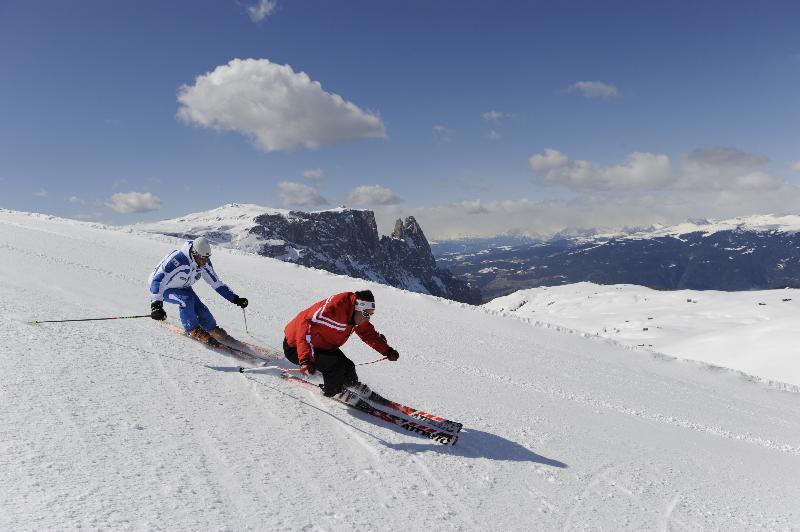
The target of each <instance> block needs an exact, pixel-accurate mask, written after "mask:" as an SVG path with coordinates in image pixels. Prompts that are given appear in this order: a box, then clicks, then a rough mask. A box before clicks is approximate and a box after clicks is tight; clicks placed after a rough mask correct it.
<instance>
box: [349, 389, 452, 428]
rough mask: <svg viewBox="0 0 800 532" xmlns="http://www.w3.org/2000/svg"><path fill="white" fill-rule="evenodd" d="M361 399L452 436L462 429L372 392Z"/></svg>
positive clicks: (445, 420)
mask: <svg viewBox="0 0 800 532" xmlns="http://www.w3.org/2000/svg"><path fill="white" fill-rule="evenodd" d="M356 393H358V391H356ZM359 395H361V394H359ZM361 398H362V399H365V400H367V401H372V402H375V403H377V404H379V405H381V406H385V407H388V408H391V409H392V410H397V411H398V412H402V413H403V414H405V415H407V416H409V417H413V418H415V419H420V420H423V421H425V423H427V424H428V425H432V426H434V427H436V428H438V429H440V430H444V431H447V432H452V433H453V434H456V433H458V432H460V431H461V429H462V428H464V424H463V423H459V422H457V421H451V420H449V419H447V418H443V417H441V416H437V415H436V414H431V413H430V412H425V411H424V410H420V409H418V408H414V407H413V406H408V405H404V404H402V403H397V402H395V401H392V400H390V399H386V398H385V397H383V396H382V395H380V394H378V393H376V392H374V391H372V390H369V393H368V394H364V395H361Z"/></svg>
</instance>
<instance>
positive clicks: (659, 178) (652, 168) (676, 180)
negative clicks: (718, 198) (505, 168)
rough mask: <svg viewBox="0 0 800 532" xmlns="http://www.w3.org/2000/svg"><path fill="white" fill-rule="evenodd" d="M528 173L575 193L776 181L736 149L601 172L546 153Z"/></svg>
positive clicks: (632, 157)
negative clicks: (533, 173)
mask: <svg viewBox="0 0 800 532" xmlns="http://www.w3.org/2000/svg"><path fill="white" fill-rule="evenodd" d="M529 163H530V165H531V168H532V169H533V170H534V171H535V172H537V174H538V175H539V177H540V181H541V182H542V183H543V184H546V185H562V186H565V187H567V188H570V189H572V190H576V191H583V192H586V191H610V190H636V189H639V190H645V189H649V190H666V189H676V190H677V189H690V190H752V189H767V188H776V187H779V186H781V184H783V180H782V179H781V178H779V177H776V176H772V175H770V174H769V173H767V171H766V167H767V165H768V163H769V159H767V158H766V157H763V156H759V155H752V154H749V153H745V152H743V151H741V150H738V149H736V148H726V147H713V148H700V149H697V150H694V151H693V152H691V153H690V154H688V155H687V156H686V157H684V158H683V160H682V162H681V164H680V165H679V166H677V167H673V166H672V164H671V162H670V159H669V157H668V156H666V155H664V154H653V153H642V152H633V153H631V154H629V155H628V156H627V157H626V158H625V160H623V161H622V162H621V163H619V164H616V165H612V166H606V165H601V164H598V163H594V162H591V161H582V160H572V159H570V158H569V157H567V156H566V155H564V154H563V153H561V152H560V151H558V150H554V149H552V148H548V149H546V150H544V152H542V153H540V154H534V155H532V156H531V157H530V159H529Z"/></svg>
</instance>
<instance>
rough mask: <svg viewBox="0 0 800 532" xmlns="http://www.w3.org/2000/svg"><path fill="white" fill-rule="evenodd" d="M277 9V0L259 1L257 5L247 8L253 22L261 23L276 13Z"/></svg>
mask: <svg viewBox="0 0 800 532" xmlns="http://www.w3.org/2000/svg"><path fill="white" fill-rule="evenodd" d="M277 7H278V2H277V1H276V0H259V2H258V3H257V4H254V5H251V6H247V14H248V15H250V19H251V20H252V21H253V22H261V21H262V20H264V19H265V18H267V17H268V16H270V15H271V14H272V13H274V12H275V9H276V8H277Z"/></svg>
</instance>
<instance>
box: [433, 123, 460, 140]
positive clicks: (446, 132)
mask: <svg viewBox="0 0 800 532" xmlns="http://www.w3.org/2000/svg"><path fill="white" fill-rule="evenodd" d="M453 133H455V131H453V130H452V129H450V128H448V127H445V126H433V138H435V139H436V140H437V141H439V142H441V143H442V144H447V143H449V142H450V141H452V140H453Z"/></svg>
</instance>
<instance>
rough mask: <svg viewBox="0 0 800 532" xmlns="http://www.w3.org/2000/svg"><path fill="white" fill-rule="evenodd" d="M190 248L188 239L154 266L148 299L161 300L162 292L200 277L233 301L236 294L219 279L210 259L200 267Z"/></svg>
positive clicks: (187, 286) (162, 298)
mask: <svg viewBox="0 0 800 532" xmlns="http://www.w3.org/2000/svg"><path fill="white" fill-rule="evenodd" d="M191 249H192V241H191V240H189V241H187V242H186V243H185V244H184V245H183V247H181V249H176V250H175V251H173V252H172V253H170V254H169V255H167V256H166V257H164V260H162V261H161V262H160V263H159V264H158V266H156V268H155V269H154V270H153V273H151V274H150V279H149V282H150V301H163V300H164V292H166V291H167V290H169V289H170V288H189V287H190V286H192V285H193V284H194V283H195V282H197V281H198V280H199V279H200V278H201V277H202V278H203V279H204V280H205V282H207V283H208V284H210V285H211V288H213V289H214V290H216V291H217V293H218V294H219V295H221V296H222V297H224V298H225V299H227V300H228V301H230V302H231V303H233V302H234V300H236V297H237V296H236V294H234V293H233V291H232V290H231V289H230V288H228V285H226V284H225V283H223V282H222V281H220V279H219V277H218V276H217V273H216V272H215V271H214V266H212V265H211V259H209V260H208V262H206V264H205V266H203V267H202V268H201V267H200V266H198V265H197V263H196V262H195V261H194V258H192V253H191Z"/></svg>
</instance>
